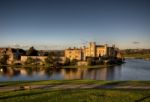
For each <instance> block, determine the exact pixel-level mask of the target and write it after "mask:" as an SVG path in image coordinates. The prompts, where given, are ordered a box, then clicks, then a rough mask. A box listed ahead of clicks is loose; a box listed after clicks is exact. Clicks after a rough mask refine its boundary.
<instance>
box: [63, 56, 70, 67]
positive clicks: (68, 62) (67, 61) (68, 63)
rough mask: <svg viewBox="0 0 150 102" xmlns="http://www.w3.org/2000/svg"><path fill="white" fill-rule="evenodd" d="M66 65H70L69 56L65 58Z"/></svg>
mask: <svg viewBox="0 0 150 102" xmlns="http://www.w3.org/2000/svg"><path fill="white" fill-rule="evenodd" d="M64 65H65V66H68V65H70V59H69V58H66V59H65V62H64Z"/></svg>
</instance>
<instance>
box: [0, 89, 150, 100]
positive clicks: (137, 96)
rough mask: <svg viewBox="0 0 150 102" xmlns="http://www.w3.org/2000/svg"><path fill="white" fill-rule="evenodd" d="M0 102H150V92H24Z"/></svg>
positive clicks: (3, 97) (12, 93) (2, 97)
mask: <svg viewBox="0 0 150 102" xmlns="http://www.w3.org/2000/svg"><path fill="white" fill-rule="evenodd" d="M0 102H150V90H110V89H109V90H108V89H105V90H104V89H70V90H50V89H46V90H45V89H43V90H41V89H40V90H38V89H36V90H24V91H23V90H22V91H10V92H3V93H0Z"/></svg>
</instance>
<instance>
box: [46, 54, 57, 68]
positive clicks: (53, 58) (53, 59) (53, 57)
mask: <svg viewBox="0 0 150 102" xmlns="http://www.w3.org/2000/svg"><path fill="white" fill-rule="evenodd" d="M59 60H60V58H59V56H57V54H55V53H54V52H50V53H49V54H48V56H47V58H46V59H45V64H46V65H47V66H54V67H57V66H58V65H59Z"/></svg>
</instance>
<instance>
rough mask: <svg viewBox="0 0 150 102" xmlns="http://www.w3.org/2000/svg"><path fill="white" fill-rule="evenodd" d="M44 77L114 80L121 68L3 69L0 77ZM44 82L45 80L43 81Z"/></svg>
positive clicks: (119, 73)
mask: <svg viewBox="0 0 150 102" xmlns="http://www.w3.org/2000/svg"><path fill="white" fill-rule="evenodd" d="M18 75H21V76H25V77H31V78H32V77H36V76H38V77H39V76H40V77H41V78H42V77H43V78H44V77H46V78H47V79H66V80H67V79H94V80H114V79H116V78H117V77H119V76H121V66H114V67H110V68H91V69H85V68H70V69H69V68H67V69H59V68H58V69H45V68H11V67H6V68H3V72H0V76H6V77H9V78H11V77H15V76H18ZM43 80H45V79H43Z"/></svg>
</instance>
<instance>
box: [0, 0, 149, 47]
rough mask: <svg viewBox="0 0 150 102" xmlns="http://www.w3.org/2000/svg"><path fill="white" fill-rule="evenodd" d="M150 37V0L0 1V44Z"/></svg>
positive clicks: (143, 41)
mask: <svg viewBox="0 0 150 102" xmlns="http://www.w3.org/2000/svg"><path fill="white" fill-rule="evenodd" d="M149 38H150V1H149V0H1V1H0V47H7V46H11V47H22V48H28V47H29V46H32V45H33V46H35V47H36V48H37V49H64V48H66V47H68V46H78V47H80V46H82V45H83V43H84V42H86V41H88V42H89V41H95V42H97V43H98V44H105V43H108V44H109V45H112V44H116V46H117V47H119V48H121V49H124V48H150V45H149V44H150V40H149ZM134 42H138V43H136V44H135V43H134Z"/></svg>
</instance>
